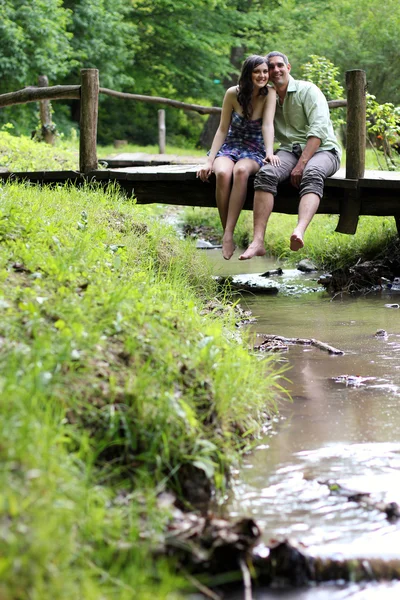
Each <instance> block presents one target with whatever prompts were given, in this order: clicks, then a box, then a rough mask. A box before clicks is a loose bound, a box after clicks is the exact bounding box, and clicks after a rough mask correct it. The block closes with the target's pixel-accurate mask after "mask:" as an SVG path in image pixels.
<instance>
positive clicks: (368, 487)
mask: <svg viewBox="0 0 400 600" xmlns="http://www.w3.org/2000/svg"><path fill="white" fill-rule="evenodd" d="M207 255H208V257H209V260H210V262H211V263H212V264H213V266H214V273H215V275H235V274H239V273H263V272H265V271H267V270H270V269H274V268H277V266H279V265H277V264H276V263H274V262H272V261H271V260H269V259H267V258H264V257H257V258H255V259H252V260H251V261H246V262H242V261H239V260H238V258H237V257H238V255H239V254H238V253H235V255H234V257H233V258H232V259H231V261H229V262H227V261H224V260H223V259H222V257H221V255H220V252H219V251H207ZM273 279H274V280H276V281H277V282H278V283H279V285H280V286H281V287H280V291H279V293H278V294H277V295H275V296H255V295H250V294H246V295H244V296H243V298H242V300H241V302H240V304H241V306H242V307H243V308H246V309H250V310H251V311H252V312H253V315H255V316H256V317H257V322H256V323H255V324H253V325H251V326H250V327H251V329H252V331H253V332H254V333H260V334H262V333H268V334H276V335H281V336H285V337H300V338H316V339H318V340H320V341H322V342H325V343H327V344H329V345H331V346H334V347H336V348H339V349H341V350H343V351H344V355H342V356H335V355H330V354H328V353H327V352H325V351H323V350H320V349H319V348H316V347H313V346H300V345H293V346H289V350H288V351H287V352H284V353H282V360H284V361H285V362H286V363H287V365H288V366H289V367H290V370H289V371H288V372H287V377H288V378H289V379H290V381H289V382H286V383H285V386H286V387H287V388H288V389H289V391H290V393H291V395H292V398H293V402H292V403H289V402H287V401H283V402H281V403H280V417H279V418H277V419H276V420H275V422H274V425H273V433H272V435H268V436H266V437H265V439H263V440H261V441H260V444H259V446H258V448H257V449H256V450H255V451H254V452H253V453H252V454H251V455H249V456H247V457H246V459H245V461H244V464H243V465H242V467H241V469H240V470H239V471H238V472H236V473H235V474H234V483H233V490H232V494H231V497H230V498H229V500H228V510H229V513H230V515H231V516H232V517H239V516H248V517H249V516H252V517H254V518H255V519H256V521H257V522H258V523H259V525H260V526H261V528H262V529H263V542H265V543H266V544H268V541H269V540H270V539H271V538H274V539H283V538H290V539H294V540H298V541H301V542H302V543H304V544H305V545H306V546H307V547H308V551H309V552H310V553H312V554H315V555H317V556H324V555H327V556H340V557H343V556H345V557H348V556H349V557H367V558H368V557H378V558H392V557H396V558H399V559H400V524H399V522H396V523H389V522H388V520H387V518H386V515H385V514H384V513H382V512H380V511H378V510H375V509H367V508H365V507H361V506H360V505H359V504H356V503H355V502H349V501H348V500H347V498H344V497H340V496H338V495H333V494H331V493H330V492H329V489H328V487H327V485H326V482H327V481H328V480H334V481H335V482H338V483H339V484H340V485H342V486H344V487H346V488H349V489H351V490H355V491H361V492H369V493H371V495H372V498H373V499H376V500H377V501H378V500H384V501H386V502H390V501H394V502H397V503H399V504H400V410H399V408H400V360H399V359H400V310H399V309H395V308H388V307H386V306H385V304H391V303H399V301H400V292H393V291H385V292H382V293H378V294H368V295H366V296H362V297H358V298H348V297H343V298H340V297H336V298H335V299H334V300H332V299H331V297H330V296H328V295H327V294H326V293H325V292H324V290H323V289H322V288H321V287H319V286H318V284H317V282H316V279H317V275H316V274H311V275H303V274H302V273H300V272H299V271H297V270H296V269H294V270H286V271H284V273H283V276H280V277H279V276H278V277H276V276H274V277H273ZM305 291H308V293H305ZM378 329H384V330H386V332H387V336H385V337H376V336H375V334H376V332H377V330H378ZM230 597H232V598H234V597H235V596H230ZM237 597H238V598H239V597H241V596H240V594H239V595H238V596H237ZM378 597H379V598H385V600H386V599H388V600H391V599H392V598H399V597H400V584H399V583H397V582H395V583H383V584H382V583H380V584H371V583H370V584H363V585H355V584H352V585H344V586H341V587H340V586H336V585H335V586H332V585H331V586H318V587H316V588H309V589H306V590H303V591H300V590H296V591H292V592H290V591H288V590H275V591H271V590H267V591H265V590H264V591H262V590H261V591H258V592H256V593H255V594H254V598H258V599H265V600H267V599H269V598H285V599H286V600H292V598H296V599H297V600H300V599H301V600H325V599H328V598H329V599H330V598H332V599H334V600H336V599H337V600H339V599H342V598H346V599H347V598H354V599H357V600H361V599H364V598H365V599H366V600H367V599H368V600H374V599H375V598H378Z"/></svg>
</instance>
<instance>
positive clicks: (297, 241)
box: [290, 230, 304, 252]
mask: <svg viewBox="0 0 400 600" xmlns="http://www.w3.org/2000/svg"><path fill="white" fill-rule="evenodd" d="M303 246H304V242H303V237H302V235H301V234H300V233H296V230H294V232H293V233H292V235H291V236H290V249H291V250H293V252H297V250H300V249H301V248H303Z"/></svg>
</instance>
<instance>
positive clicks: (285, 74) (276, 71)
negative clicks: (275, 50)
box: [268, 56, 290, 87]
mask: <svg viewBox="0 0 400 600" xmlns="http://www.w3.org/2000/svg"><path fill="white" fill-rule="evenodd" d="M268 71H269V80H270V82H271V83H273V84H274V85H275V86H277V87H283V86H285V85H287V84H288V83H289V73H290V64H287V65H285V61H284V60H283V58H282V57H281V56H272V57H271V58H270V59H269V60H268Z"/></svg>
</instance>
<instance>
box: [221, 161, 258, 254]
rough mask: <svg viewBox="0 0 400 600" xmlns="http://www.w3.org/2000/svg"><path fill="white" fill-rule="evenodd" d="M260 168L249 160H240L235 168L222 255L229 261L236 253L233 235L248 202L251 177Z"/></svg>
mask: <svg viewBox="0 0 400 600" xmlns="http://www.w3.org/2000/svg"><path fill="white" fill-rule="evenodd" d="M259 168H260V166H259V164H258V163H257V162H256V161H255V160H251V159H249V158H244V159H242V160H239V161H238V162H237V163H236V164H235V166H234V169H233V185H232V189H231V193H230V196H229V205H228V214H227V219H226V226H225V232H224V237H223V238H222V255H223V257H224V258H225V259H226V260H229V259H230V258H231V256H232V254H233V253H234V251H235V244H234V241H233V233H234V231H235V227H236V223H237V221H238V218H239V215H240V212H241V210H242V208H243V204H244V203H245V200H246V196H247V184H248V180H249V177H250V175H254V174H255V173H257V171H258V170H259Z"/></svg>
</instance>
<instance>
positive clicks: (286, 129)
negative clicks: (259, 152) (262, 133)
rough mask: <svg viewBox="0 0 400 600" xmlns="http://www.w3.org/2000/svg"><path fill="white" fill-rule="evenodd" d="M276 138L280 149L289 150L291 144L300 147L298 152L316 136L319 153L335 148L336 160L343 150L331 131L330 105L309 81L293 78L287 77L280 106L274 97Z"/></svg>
mask: <svg viewBox="0 0 400 600" xmlns="http://www.w3.org/2000/svg"><path fill="white" fill-rule="evenodd" d="M274 126H275V137H276V140H277V141H278V142H279V143H280V146H279V149H280V150H288V151H289V152H291V151H292V148H293V145H294V144H300V146H301V149H302V150H303V149H304V146H305V145H306V143H307V139H308V138H309V137H317V138H319V139H320V140H321V145H320V147H319V148H318V150H317V152H320V151H321V150H332V149H334V148H335V149H336V150H337V152H338V154H339V158H340V157H341V154H342V148H341V146H340V144H339V142H338V140H337V139H336V136H335V133H334V131H333V126H332V121H331V118H330V114H329V106H328V103H327V101H326V98H325V96H324V94H323V93H322V92H321V90H320V89H319V88H318V87H317V86H316V85H314V84H313V83H311V82H309V81H300V80H298V79H293V77H292V76H291V75H289V85H288V88H287V92H286V96H285V99H284V102H283V106H281V105H280V103H279V96H278V94H277V95H276V112H275V120H274Z"/></svg>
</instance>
